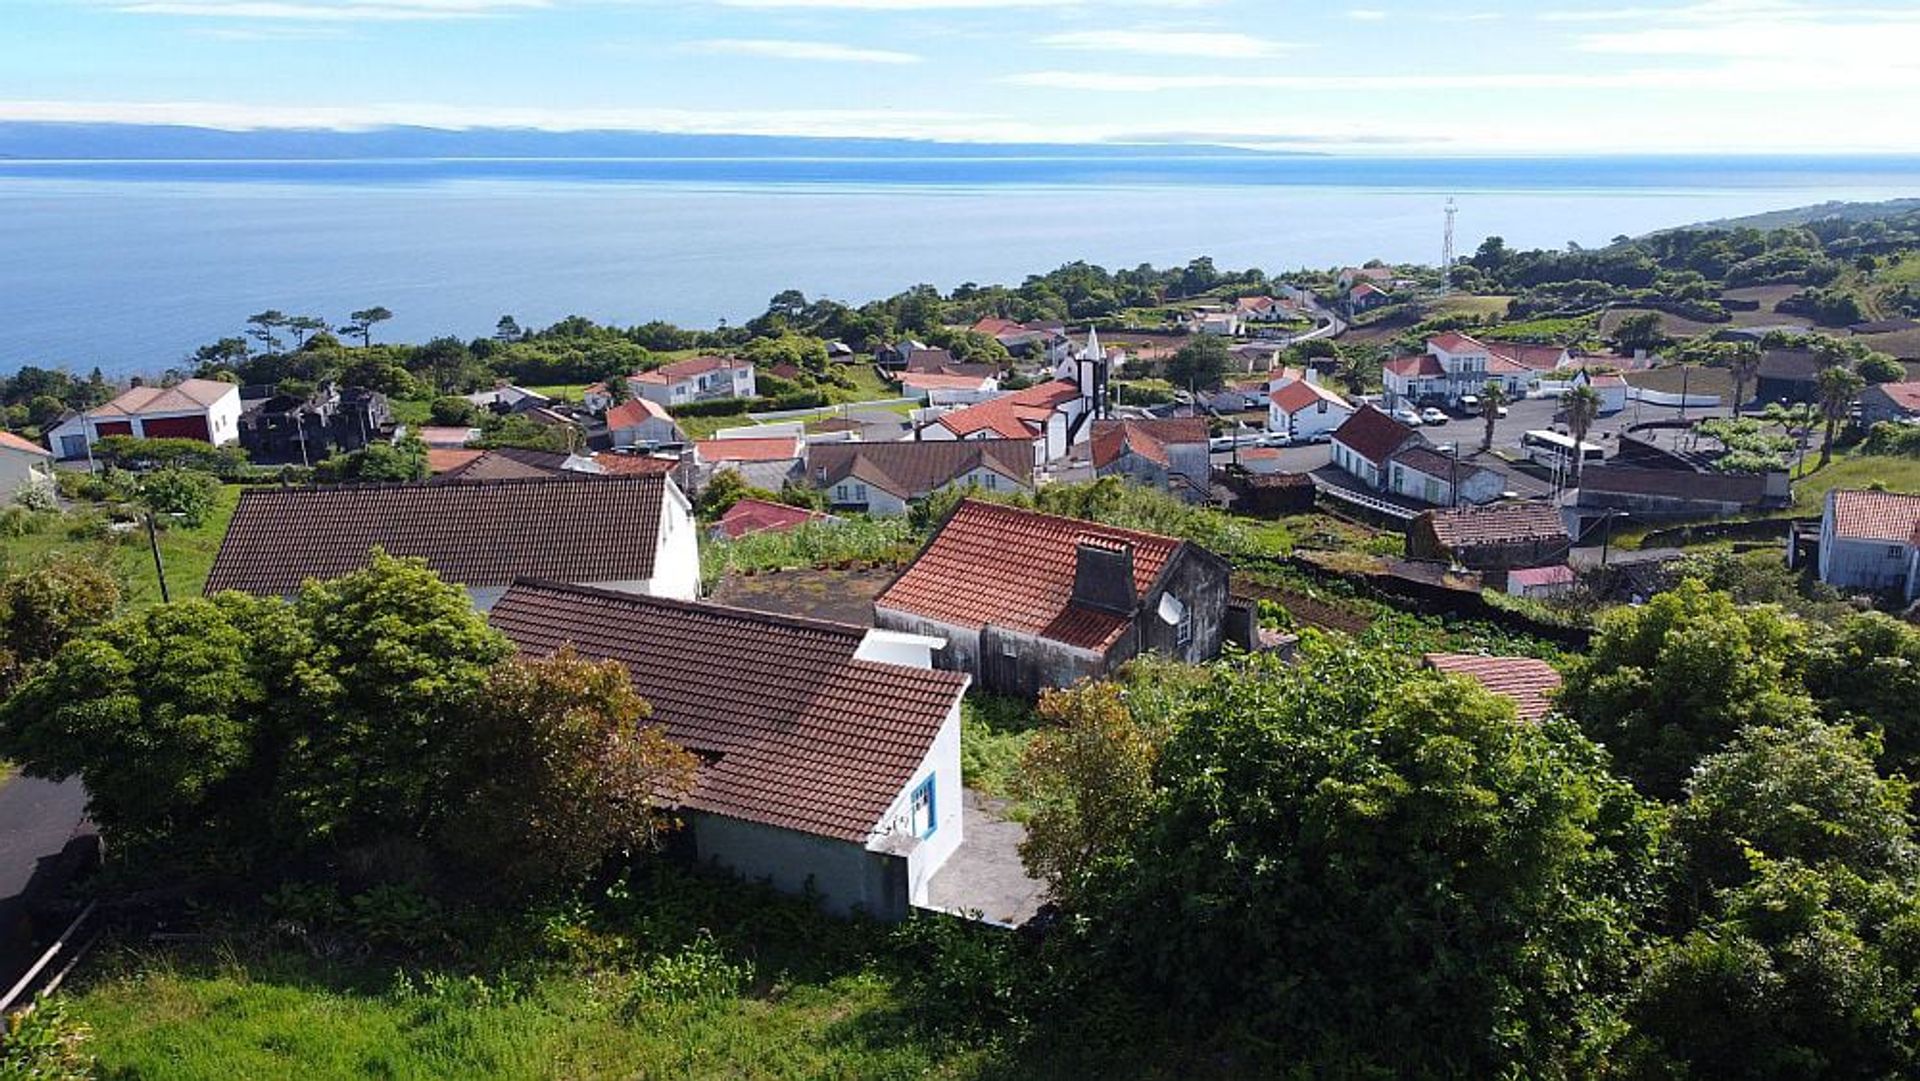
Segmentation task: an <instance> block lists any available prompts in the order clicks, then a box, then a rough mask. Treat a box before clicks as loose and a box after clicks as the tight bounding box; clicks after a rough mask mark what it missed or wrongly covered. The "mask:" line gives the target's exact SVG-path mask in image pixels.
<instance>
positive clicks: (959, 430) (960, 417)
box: [935, 379, 1080, 439]
mask: <svg viewBox="0 0 1920 1081" xmlns="http://www.w3.org/2000/svg"><path fill="white" fill-rule="evenodd" d="M1079 396H1080V388H1079V386H1077V385H1076V384H1074V383H1071V382H1068V381H1067V380H1065V379H1054V380H1051V381H1049V382H1045V383H1036V384H1034V385H1033V386H1031V387H1028V388H1027V389H1025V390H1016V391H1014V392H1013V393H1012V394H1008V395H1005V396H1004V397H999V398H995V399H993V400H991V401H985V402H981V403H980V404H978V405H970V406H968V407H966V408H965V409H956V410H954V411H953V412H951V413H948V414H947V415H946V416H943V417H941V418H940V419H939V420H938V421H935V423H936V424H939V425H940V426H941V427H943V428H945V429H947V430H948V431H950V432H952V433H953V434H954V435H957V436H959V437H961V438H963V439H964V438H966V437H967V436H970V435H975V434H977V433H979V432H992V433H993V434H994V435H996V436H999V437H1000V438H1002V439H1032V438H1034V437H1035V436H1037V435H1039V434H1040V432H1041V431H1042V430H1044V429H1045V427H1046V423H1047V419H1048V418H1049V417H1051V416H1053V414H1054V412H1055V411H1056V410H1058V409H1059V408H1060V407H1061V406H1062V405H1064V404H1066V403H1067V402H1070V401H1073V400H1074V399H1075V398H1078V397H1079Z"/></svg>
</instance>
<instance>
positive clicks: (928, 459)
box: [807, 439, 1034, 516]
mask: <svg viewBox="0 0 1920 1081" xmlns="http://www.w3.org/2000/svg"><path fill="white" fill-rule="evenodd" d="M1033 464H1034V463H1033V443H1032V442H1031V441H1029V440H1025V439H965V440H953V441H914V440H905V441H900V442H893V443H814V444H812V445H810V446H809V447H808V448H807V474H808V476H809V477H810V478H811V480H812V481H813V485H814V487H816V488H819V489H820V490H822V491H824V492H826V493H827V500H828V501H829V502H830V503H832V505H833V506H834V507H836V508H840V509H845V510H852V511H863V512H865V513H867V514H872V515H879V516H893V515H900V514H905V513H906V512H907V507H908V505H909V504H912V503H914V502H916V501H918V500H922V499H925V498H926V497H928V496H929V495H932V494H933V493H935V492H939V491H945V490H946V489H948V488H966V487H978V488H980V489H981V490H982V491H987V492H1022V493H1024V492H1031V491H1033Z"/></svg>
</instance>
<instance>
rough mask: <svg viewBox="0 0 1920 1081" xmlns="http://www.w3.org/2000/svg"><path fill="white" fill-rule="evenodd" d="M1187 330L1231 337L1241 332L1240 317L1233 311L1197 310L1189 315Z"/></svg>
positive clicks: (1194, 332) (1220, 336)
mask: <svg viewBox="0 0 1920 1081" xmlns="http://www.w3.org/2000/svg"><path fill="white" fill-rule="evenodd" d="M1187 330H1188V331H1189V332H1190V333H1193V334H1210V335H1213V336H1214V337H1219V338H1231V337H1233V336H1234V335H1236V334H1238V333H1240V317H1239V316H1238V315H1235V314H1234V313H1232V312H1221V311H1196V312H1194V313H1193V314H1192V315H1190V316H1188V317H1187Z"/></svg>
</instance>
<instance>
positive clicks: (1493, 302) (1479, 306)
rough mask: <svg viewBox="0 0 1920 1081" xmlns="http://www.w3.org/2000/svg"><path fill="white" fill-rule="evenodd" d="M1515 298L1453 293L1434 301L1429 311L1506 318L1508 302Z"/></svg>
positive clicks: (1431, 312) (1432, 313) (1437, 313)
mask: <svg viewBox="0 0 1920 1081" xmlns="http://www.w3.org/2000/svg"><path fill="white" fill-rule="evenodd" d="M1511 300H1513V298H1512V297H1505V296H1472V295H1470V294H1467V293H1453V294H1450V295H1448V296H1444V297H1441V298H1440V299H1439V300H1436V301H1434V302H1433V308H1432V310H1431V311H1430V312H1429V313H1428V315H1429V316H1435V315H1471V316H1475V317H1477V318H1482V319H1504V318H1506V316H1507V304H1508V302H1509V301H1511Z"/></svg>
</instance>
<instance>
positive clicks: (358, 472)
mask: <svg viewBox="0 0 1920 1081" xmlns="http://www.w3.org/2000/svg"><path fill="white" fill-rule="evenodd" d="M426 476H427V445H426V444H425V443H422V442H421V441H420V440H419V439H418V438H415V437H413V436H408V437H407V438H405V439H402V440H401V441H400V442H398V443H369V444H368V445H366V446H364V447H362V448H360V449H359V450H353V451H348V452H346V453H344V454H334V455H332V456H330V457H328V458H326V459H325V460H323V461H321V462H320V463H319V464H317V465H315V466H314V467H313V479H314V480H315V481H317V482H319V483H321V484H343V483H349V482H355V481H388V482H392V481H410V480H425V479H426Z"/></svg>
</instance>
